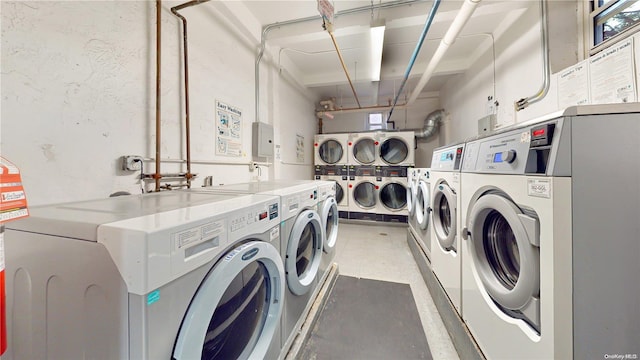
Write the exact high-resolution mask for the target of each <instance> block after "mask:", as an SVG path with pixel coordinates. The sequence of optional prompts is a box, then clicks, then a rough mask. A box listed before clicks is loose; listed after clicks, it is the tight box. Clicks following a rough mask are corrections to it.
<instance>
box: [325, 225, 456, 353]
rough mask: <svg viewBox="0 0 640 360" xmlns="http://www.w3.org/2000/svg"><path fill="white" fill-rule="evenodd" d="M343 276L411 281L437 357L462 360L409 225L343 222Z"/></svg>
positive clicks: (340, 240) (340, 261)
mask: <svg viewBox="0 0 640 360" xmlns="http://www.w3.org/2000/svg"><path fill="white" fill-rule="evenodd" d="M336 250H337V254H336V260H335V261H336V263H338V270H339V273H340V275H347V276H354V277H361V278H367V279H375V280H384V281H393V282H398V283H404V284H409V286H411V291H412V292H413V296H414V298H415V301H416V305H417V307H418V312H419V313H420V320H421V321H422V326H423V328H424V332H425V334H426V336H427V341H428V343H429V347H430V349H431V353H432V355H433V358H434V359H459V357H458V354H457V353H456V350H455V348H454V347H453V344H452V343H451V338H450V337H449V334H448V333H447V330H446V328H445V327H444V324H443V323H442V319H441V318H440V315H439V314H438V311H437V310H436V306H435V304H434V303H433V300H432V299H431V294H430V293H429V290H428V289H427V286H426V285H425V283H424V280H423V279H422V276H421V275H420V271H419V269H418V266H417V265H416V262H415V260H414V259H413V256H412V255H411V251H410V250H409V247H408V245H407V227H406V226H398V225H391V226H389V225H377V224H376V225H370V224H366V225H362V224H353V223H344V222H341V223H340V227H339V231H338V242H337V244H336Z"/></svg>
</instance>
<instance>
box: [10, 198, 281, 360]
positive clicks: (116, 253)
mask: <svg viewBox="0 0 640 360" xmlns="http://www.w3.org/2000/svg"><path fill="white" fill-rule="evenodd" d="M279 204H280V199H279V198H278V197H276V196H257V195H246V196H241V197H238V196H232V195H218V194H196V193H186V192H177V191H176V192H173V191H171V192H169V191H167V192H160V193H150V194H144V195H130V196H122V197H115V198H107V199H101V200H94V201H85V202H76V203H68V204H60V205H47V206H42V207H33V208H30V209H29V210H30V213H31V216H30V217H29V218H26V219H24V220H20V221H16V222H13V223H11V224H8V225H7V229H6V233H5V244H6V258H7V269H6V270H7V274H8V276H7V280H8V289H9V294H11V296H9V297H8V298H7V300H8V308H7V310H8V312H7V314H8V321H7V324H8V338H9V346H8V349H7V352H6V353H5V354H4V355H3V359H4V358H7V359H44V358H58V359H81V358H107V359H170V358H174V359H186V358H188V359H193V358H201V357H206V358H216V359H222V358H242V359H248V358H269V359H275V358H277V356H278V354H279V352H280V345H281V344H280V338H279V326H280V314H281V312H282V299H283V296H284V270H283V266H282V261H281V259H280V254H279V252H278V250H277V248H276V246H279V244H278V239H279V226H278V225H279V222H280V212H279V208H280V205H279ZM274 245H275V246H274Z"/></svg>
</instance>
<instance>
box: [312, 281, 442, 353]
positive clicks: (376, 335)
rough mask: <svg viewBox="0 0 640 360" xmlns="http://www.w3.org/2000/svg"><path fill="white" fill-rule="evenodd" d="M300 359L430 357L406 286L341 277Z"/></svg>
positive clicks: (414, 306) (410, 293)
mask: <svg viewBox="0 0 640 360" xmlns="http://www.w3.org/2000/svg"><path fill="white" fill-rule="evenodd" d="M299 359H304V360H311V359H316V360H328V359H331V360H339V359H345V360H347V359H348V360H360V359H362V360H364V359H367V360H370V359H394V360H395V359H432V357H431V352H430V351H429V345H428V344H427V339H426V336H425V334H424V331H423V329H422V323H421V322H420V316H419V315H418V309H417V308H416V304H415V301H414V300H413V294H412V292H411V288H410V287H409V285H407V284H400V283H394V282H387V281H378V280H370V279H360V278H354V277H349V276H342V275H341V276H339V277H338V280H337V281H336V284H335V286H334V288H333V290H332V292H331V295H330V296H329V299H328V301H327V304H326V306H325V308H324V309H323V310H322V313H321V314H320V319H319V320H318V322H317V323H316V326H315V328H314V329H313V331H312V333H311V336H310V338H309V340H308V342H307V344H305V346H304V349H303V351H302V352H301V356H300V357H299Z"/></svg>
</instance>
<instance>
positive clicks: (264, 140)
mask: <svg viewBox="0 0 640 360" xmlns="http://www.w3.org/2000/svg"><path fill="white" fill-rule="evenodd" d="M252 129H253V156H258V157H268V156H273V126H271V125H269V124H265V123H263V122H254V123H253V126H252Z"/></svg>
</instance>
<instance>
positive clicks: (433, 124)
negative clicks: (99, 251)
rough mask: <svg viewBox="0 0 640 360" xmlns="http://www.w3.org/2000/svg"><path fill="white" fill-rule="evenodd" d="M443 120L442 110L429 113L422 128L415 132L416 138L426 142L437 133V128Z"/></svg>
mask: <svg viewBox="0 0 640 360" xmlns="http://www.w3.org/2000/svg"><path fill="white" fill-rule="evenodd" d="M443 119H444V109H439V110H436V111H433V112H431V113H430V114H429V115H427V117H426V119H424V127H423V128H422V129H420V130H416V131H415V132H416V138H418V139H421V140H427V139H429V138H430V137H432V136H433V135H434V134H435V133H436V131H438V127H439V126H440V124H441V123H442V121H443Z"/></svg>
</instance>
